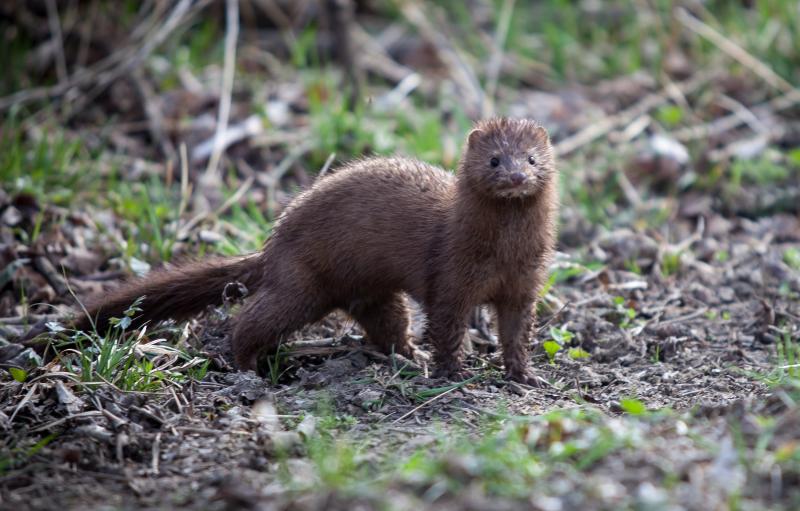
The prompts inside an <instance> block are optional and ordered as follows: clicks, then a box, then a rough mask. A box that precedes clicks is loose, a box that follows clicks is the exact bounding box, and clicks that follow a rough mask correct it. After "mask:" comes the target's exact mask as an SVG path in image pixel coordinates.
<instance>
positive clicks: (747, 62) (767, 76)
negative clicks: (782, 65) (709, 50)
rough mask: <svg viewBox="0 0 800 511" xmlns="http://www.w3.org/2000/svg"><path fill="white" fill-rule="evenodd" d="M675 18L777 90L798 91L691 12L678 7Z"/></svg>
mask: <svg viewBox="0 0 800 511" xmlns="http://www.w3.org/2000/svg"><path fill="white" fill-rule="evenodd" d="M675 16H676V17H677V18H678V21H680V22H681V23H682V24H683V26H685V27H686V28H688V29H689V30H691V31H692V32H694V33H696V34H697V35H699V36H701V37H703V38H705V39H708V40H709V41H711V42H712V43H713V44H714V45H716V46H717V48H719V49H720V50H722V51H723V52H724V53H727V54H728V55H729V56H730V57H732V58H733V59H735V60H737V61H739V62H740V63H741V64H743V65H744V66H745V67H747V68H750V69H751V70H752V71H753V72H754V73H755V74H757V75H758V76H759V77H760V78H761V79H762V80H764V81H765V82H767V83H768V84H770V85H772V86H773V87H775V88H776V89H778V90H780V91H781V92H791V91H794V90H796V88H795V87H794V86H793V85H792V84H791V83H789V82H788V81H786V80H785V79H784V78H783V77H781V76H780V75H779V74H778V73H776V72H775V71H773V70H772V68H770V67H769V66H767V65H766V64H764V63H763V62H761V61H760V60H758V59H757V58H755V57H753V56H752V55H750V54H749V53H747V51H745V50H744V49H743V48H742V47H741V46H739V45H738V44H736V43H734V42H733V41H731V40H730V39H728V38H727V37H725V36H724V35H722V34H720V33H719V32H717V31H716V30H714V29H713V28H711V27H710V26H708V25H706V24H705V23H703V22H702V21H700V20H699V19H697V18H695V17H694V16H692V15H691V14H689V11H687V10H686V9H684V8H683V7H678V9H677V10H676V14H675Z"/></svg>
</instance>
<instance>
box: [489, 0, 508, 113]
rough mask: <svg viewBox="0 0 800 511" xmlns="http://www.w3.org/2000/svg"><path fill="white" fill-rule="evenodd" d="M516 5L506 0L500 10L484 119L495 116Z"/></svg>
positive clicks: (490, 65) (490, 66) (490, 63)
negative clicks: (498, 87) (505, 49)
mask: <svg viewBox="0 0 800 511" xmlns="http://www.w3.org/2000/svg"><path fill="white" fill-rule="evenodd" d="M514 4H515V0H505V1H504V2H503V7H502V9H501V10H500V21H499V23H498V26H497V31H496V32H495V37H494V41H493V43H494V44H493V52H492V57H491V59H490V60H489V63H488V64H487V65H486V96H484V102H483V116H484V117H491V116H492V115H494V114H495V108H494V102H495V96H496V95H497V83H498V81H499V79H500V69H501V68H502V66H503V59H504V52H503V47H504V46H505V44H506V38H507V37H508V29H509V27H510V26H511V15H512V14H513V13H514Z"/></svg>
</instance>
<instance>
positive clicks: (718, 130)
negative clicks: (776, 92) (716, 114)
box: [672, 89, 800, 142]
mask: <svg viewBox="0 0 800 511" xmlns="http://www.w3.org/2000/svg"><path fill="white" fill-rule="evenodd" d="M798 103H800V90H798V89H794V90H792V91H791V92H788V93H786V94H782V95H780V96H777V97H775V98H772V99H771V100H769V101H766V102H764V103H762V104H760V105H758V106H755V107H752V108H750V111H751V112H752V113H753V115H755V116H756V117H763V116H767V115H770V114H774V113H776V112H781V111H783V110H786V109H789V108H791V107H793V106H794V105H796V104H798ZM744 123H745V120H744V118H743V117H742V116H741V115H740V113H738V112H735V113H732V114H729V115H726V116H725V117H720V118H719V119H715V120H714V121H712V122H709V123H706V124H699V125H695V126H689V127H687V128H683V129H679V130H675V131H673V132H672V136H673V138H675V139H676V140H680V141H682V142H686V141H690V140H697V139H700V138H706V137H711V136H716V135H720V134H722V133H725V132H727V131H730V130H733V129H736V128H738V127H739V126H741V125H742V124H744Z"/></svg>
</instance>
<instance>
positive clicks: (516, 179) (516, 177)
mask: <svg viewBox="0 0 800 511" xmlns="http://www.w3.org/2000/svg"><path fill="white" fill-rule="evenodd" d="M509 177H510V179H511V182H512V183H513V184H514V186H519V185H521V184H522V183H524V182H525V181H527V179H528V178H527V177H526V176H525V174H523V173H522V172H514V173H513V174H511V176H509Z"/></svg>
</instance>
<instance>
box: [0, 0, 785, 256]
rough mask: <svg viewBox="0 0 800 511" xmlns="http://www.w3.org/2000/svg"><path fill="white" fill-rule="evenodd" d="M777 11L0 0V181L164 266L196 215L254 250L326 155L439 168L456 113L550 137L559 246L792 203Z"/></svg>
mask: <svg viewBox="0 0 800 511" xmlns="http://www.w3.org/2000/svg"><path fill="white" fill-rule="evenodd" d="M798 9H799V7H798V3H797V2H795V1H787V0H753V1H732V2H731V1H685V2H673V1H665V0H637V1H607V2H600V1H592V0H585V1H581V2H571V1H566V0H564V1H559V0H551V1H522V0H517V1H514V0H498V1H489V0H480V1H479V0H474V1H466V2H464V1H440V2H419V1H407V2H404V1H396V2H392V1H378V0H371V1H370V0H363V1H351V0H330V1H310V0H300V1H296V2H295V1H280V0H252V1H243V2H222V1H218V2H212V1H208V0H199V1H189V0H184V1H173V2H170V1H154V0H148V1H143V2H139V1H125V2H109V1H101V0H72V1H68V0H64V1H56V0H30V1H22V0H8V1H6V2H4V3H3V5H2V6H0V38H2V44H1V45H0V60H2V62H4V63H5V66H4V67H5V69H4V73H3V76H2V77H0V96H1V97H0V110H1V111H2V112H3V123H2V138H1V139H0V178H2V182H3V188H4V190H5V191H6V192H7V194H9V195H10V196H13V195H14V194H18V193H20V192H25V193H26V194H30V198H31V199H35V200H38V201H42V202H46V203H48V204H53V205H57V206H61V207H70V206H71V205H73V204H76V203H78V204H82V205H87V206H88V205H91V207H98V208H101V209H102V210H103V211H111V212H113V214H114V215H115V216H116V218H117V219H118V220H119V221H120V222H121V223H120V224H119V230H120V232H118V233H116V232H115V233H112V234H115V235H116V237H117V238H118V239H117V240H116V245H117V248H118V249H120V250H122V253H123V254H124V258H125V259H126V260H127V261H130V258H131V257H135V258H137V259H140V260H143V261H144V260H149V261H159V260H167V259H170V258H171V257H172V256H173V255H174V254H175V253H180V252H183V251H186V250H187V248H186V243H185V242H186V241H187V240H189V241H190V242H194V243H198V238H197V236H195V237H194V238H192V236H191V235H192V234H193V233H192V229H194V231H195V232H194V234H195V235H196V234H197V231H198V230H199V229H200V228H203V230H204V231H209V232H206V233H205V241H203V239H200V241H199V247H195V248H194V249H192V251H196V250H201V251H204V250H207V249H208V248H212V249H213V250H219V251H221V252H224V253H233V252H238V251H240V250H251V249H255V248H257V247H258V246H259V245H260V244H261V243H262V242H263V240H264V237H265V236H266V235H267V234H268V232H269V226H270V223H271V221H272V220H273V219H274V217H275V213H276V212H278V211H279V210H280V208H281V206H282V205H283V204H285V202H286V200H287V197H288V195H291V193H292V190H297V189H300V188H303V187H306V186H308V185H309V184H310V183H311V182H312V181H313V178H314V175H315V174H316V173H317V172H318V171H319V170H320V168H322V167H323V166H324V165H325V163H326V161H327V160H328V158H329V157H331V155H334V156H333V157H334V160H333V164H334V165H335V164H336V163H338V162H342V161H346V160H348V159H350V158H353V157H357V156H360V155H363V154H373V153H374V154H391V153H402V154H406V155H410V156H415V157H418V158H421V159H424V160H426V161H430V162H433V163H437V164H442V165H444V166H446V167H448V168H453V167H455V165H456V163H457V160H458V156H459V151H460V145H461V139H462V137H463V135H464V133H465V132H466V130H467V129H468V127H469V125H470V123H471V121H472V120H473V119H477V118H480V117H485V116H489V115H494V114H502V115H512V116H525V117H533V118H536V119H538V120H540V121H541V122H543V123H544V124H545V126H546V127H548V129H549V130H550V132H551V136H552V137H553V139H554V141H555V143H556V146H557V149H558V152H559V156H560V158H561V162H562V171H563V175H564V178H565V179H564V181H563V182H564V186H563V195H564V201H565V204H566V205H567V208H565V218H564V219H563V220H564V222H565V226H564V231H563V232H564V236H562V243H565V244H567V245H570V244H573V245H574V244H576V243H578V242H580V240H581V239H582V238H583V236H584V235H586V234H587V233H589V232H590V231H594V230H595V229H597V227H598V226H604V227H606V228H613V227H614V226H618V225H620V224H625V225H627V224H630V223H632V222H639V224H640V227H645V226H650V225H653V226H655V227H658V224H659V223H663V222H665V221H667V220H668V219H669V218H671V217H673V216H674V214H675V202H674V201H670V198H674V197H676V196H677V195H686V194H690V195H692V196H694V197H697V198H698V199H697V200H701V199H700V198H701V197H702V202H703V204H702V205H699V206H697V208H700V209H702V208H717V209H719V210H726V211H734V212H736V213H741V214H744V215H749V216H757V215H759V214H762V213H764V212H776V211H786V212H796V211H797V204H798V202H799V201H798V198H799V196H798V190H797V182H798V178H797V176H798V168H800V143H799V142H800V128H798V116H797V112H798V109H797V106H796V105H797V100H798V99H800V98H798V92H797V89H796V88H795V86H794V85H793V84H796V83H798V80H800V76H798V75H799V74H800V65H798V64H799V62H798V60H800V33H799V32H800V14H798ZM226 40H227V41H226ZM215 135H219V137H218V138H219V140H220V141H221V142H220V143H219V144H216V145H215V140H217V139H216V138H215ZM183 148H185V153H184V152H183V150H182V149H183ZM183 154H185V156H186V158H185V159H181V155H183ZM182 170H183V171H185V172H184V174H183V175H182ZM201 176H202V177H204V180H201V179H200V178H201ZM182 180H183V181H182ZM192 186H193V193H189V188H190V187H192ZM237 190H240V191H241V192H242V193H240V196H238V197H236V198H235V199H237V200H234V201H233V204H226V207H225V212H224V213H225V214H224V215H222V216H218V215H213V214H211V213H214V212H215V211H217V210H218V208H219V207H220V206H221V205H223V204H225V200H226V199H227V198H230V197H231V196H232V195H233V194H234V193H235V192H236V191H237ZM756 190H757V191H756ZM287 194H288V195H287ZM189 199H191V200H189ZM176 205H179V206H180V207H176ZM28 209H29V210H32V209H31V208H28ZM33 209H35V208H33ZM23 216H24V215H23ZM187 216H188V218H187ZM195 217H197V218H195ZM191 218H195V220H194V221H192V220H191ZM187 222H188V227H189V229H187V228H186V227H187V225H186V224H187ZM112 223H113V224H114V225H113V226H111V225H108V226H107V227H109V228H110V229H111V230H116V229H117V227H118V226H117V222H116V220H115V222H112ZM28 224H29V225H28V229H23V230H25V233H26V236H28V237H29V238H35V237H36V235H38V234H40V233H41V225H42V222H41V219H39V221H38V222H37V220H36V219H35V218H34V219H32V222H29V223H28ZM20 225H22V223H20ZM37 226H38V227H37ZM211 232H216V233H219V234H222V236H221V238H222V239H219V238H220V237H219V236H215V235H214V234H211ZM201 238H202V237H201Z"/></svg>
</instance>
